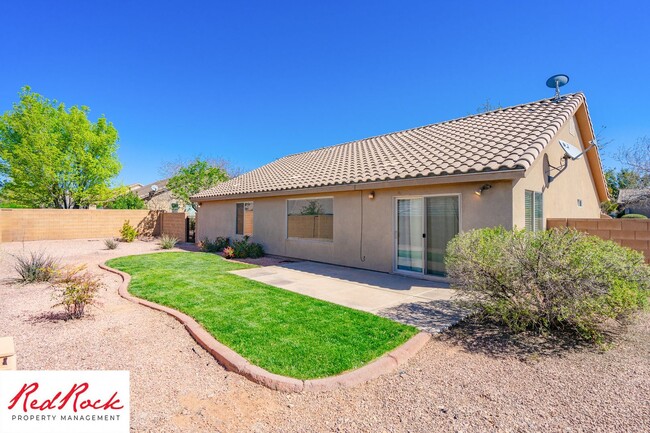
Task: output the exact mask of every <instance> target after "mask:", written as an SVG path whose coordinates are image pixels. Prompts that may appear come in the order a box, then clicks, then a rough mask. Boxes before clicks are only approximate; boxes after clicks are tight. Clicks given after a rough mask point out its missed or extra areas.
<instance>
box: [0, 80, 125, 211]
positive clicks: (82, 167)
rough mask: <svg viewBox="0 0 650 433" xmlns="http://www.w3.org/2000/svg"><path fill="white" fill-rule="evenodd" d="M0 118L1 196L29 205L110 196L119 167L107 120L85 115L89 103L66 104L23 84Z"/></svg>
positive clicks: (78, 203)
mask: <svg viewBox="0 0 650 433" xmlns="http://www.w3.org/2000/svg"><path fill="white" fill-rule="evenodd" d="M19 95H20V102H18V103H15V104H14V105H13V109H12V110H10V111H7V112H6V113H4V114H3V115H2V117H0V176H1V177H4V181H6V183H5V184H4V186H3V187H2V191H1V192H2V196H3V198H4V200H6V201H10V202H12V203H16V204H18V205H23V206H29V207H57V208H65V209H69V208H74V207H86V206H88V205H89V204H91V203H101V202H103V201H105V200H107V199H109V198H110V197H111V195H112V194H114V193H113V191H112V190H111V187H110V181H111V179H113V178H114V177H115V176H116V175H117V174H118V173H119V171H120V168H121V165H120V162H119V161H118V159H117V154H116V151H117V141H118V135H117V131H116V129H115V128H114V127H113V125H112V123H110V122H108V121H107V120H106V118H105V117H103V116H102V117H100V118H99V119H98V120H97V121H96V122H95V123H93V122H91V121H90V120H89V119H88V112H89V111H90V110H89V108H88V107H85V106H81V107H77V106H73V107H71V108H69V109H66V107H65V105H64V104H62V103H59V102H57V101H55V100H50V99H47V98H45V97H43V96H41V95H39V94H38V93H35V92H32V91H31V89H30V88H29V87H24V88H23V89H22V90H21V92H20V93H19Z"/></svg>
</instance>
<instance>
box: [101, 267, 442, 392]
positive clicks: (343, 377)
mask: <svg viewBox="0 0 650 433" xmlns="http://www.w3.org/2000/svg"><path fill="white" fill-rule="evenodd" d="M99 267H100V268H101V269H103V270H105V271H108V272H111V273H113V274H116V275H119V276H120V277H121V278H122V284H120V287H119V288H118V293H119V295H120V296H121V297H123V298H124V299H126V300H128V301H131V302H134V303H136V304H140V305H144V306H145V307H149V308H152V309H154V310H157V311H162V312H164V313H167V314H169V315H170V316H172V317H173V318H175V319H176V320H178V321H179V322H180V323H182V324H183V325H184V326H185V329H187V332H189V333H190V335H191V336H192V337H193V338H194V340H196V342H197V343H198V344H199V345H200V346H201V347H203V348H204V349H205V350H206V351H207V352H208V353H210V354H211V355H212V356H213V357H214V358H215V359H216V360H217V362H219V364H221V365H222V366H223V367H224V368H225V369H226V370H229V371H232V372H235V373H237V374H240V375H242V376H244V377H245V378H247V379H248V380H250V381H252V382H255V383H257V384H260V385H263V386H265V387H267V388H270V389H273V390H276V391H283V392H303V391H330V390H334V389H337V388H350V387H353V386H356V385H359V384H362V383H364V382H367V381H369V380H372V379H376V378H377V377H379V376H381V375H383V374H386V373H390V372H391V371H393V370H395V369H396V368H397V367H398V366H401V365H403V364H404V363H406V362H407V361H408V360H409V359H410V358H412V357H413V356H414V355H415V354H416V353H418V352H419V351H420V349H422V348H423V347H424V346H425V345H426V344H427V342H429V340H430V339H431V335H430V334H428V333H426V332H420V333H418V334H416V335H414V336H413V337H411V338H410V339H409V340H408V341H407V342H406V343H404V344H402V345H401V346H399V347H397V348H396V349H393V350H392V351H391V352H389V353H387V354H384V355H383V356H381V357H380V358H378V359H376V360H374V361H372V362H371V363H369V364H366V365H364V366H363V367H360V368H358V369H356V370H352V371H348V372H345V373H342V374H340V375H337V376H330V377H325V378H322V379H308V380H301V379H295V378H292V377H287V376H281V375H279V374H274V373H271V372H269V371H266V370H264V369H263V368H261V367H258V366H256V365H253V364H251V363H250V362H248V360H246V359H245V358H244V357H243V356H241V355H240V354H238V353H237V352H235V351H234V350H232V349H230V348H229V347H227V346H225V345H223V344H221V343H220V342H219V341H217V340H216V339H215V338H214V337H213V336H212V335H210V333H209V332H208V331H206V330H205V329H203V327H202V326H201V325H199V324H198V323H197V322H196V321H195V320H194V319H193V318H191V317H190V316H188V315H187V314H184V313H181V312H180V311H177V310H174V309H173V308H169V307H165V306H162V305H159V304H156V303H155V302H150V301H146V300H144V299H140V298H138V297H135V296H133V295H131V294H130V293H129V292H128V290H127V289H128V287H129V283H130V282H131V276H130V275H129V274H127V273H125V272H122V271H118V270H117V269H113V268H111V267H109V266H107V265H106V264H105V263H103V264H100V265H99Z"/></svg>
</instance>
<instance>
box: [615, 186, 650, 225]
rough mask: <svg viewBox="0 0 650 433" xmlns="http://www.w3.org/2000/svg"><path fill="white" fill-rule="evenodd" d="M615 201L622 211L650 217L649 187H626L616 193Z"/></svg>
mask: <svg viewBox="0 0 650 433" xmlns="http://www.w3.org/2000/svg"><path fill="white" fill-rule="evenodd" d="M616 203H618V204H619V207H620V208H622V209H623V213H624V214H625V215H627V214H638V215H645V216H647V217H648V218H650V188H626V189H622V190H620V191H619V193H618V199H617V200H616Z"/></svg>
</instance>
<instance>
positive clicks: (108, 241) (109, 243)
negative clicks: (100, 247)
mask: <svg viewBox="0 0 650 433" xmlns="http://www.w3.org/2000/svg"><path fill="white" fill-rule="evenodd" d="M104 245H106V249H109V250H114V249H115V248H117V245H118V242H117V241H116V240H115V239H113V238H110V239H104Z"/></svg>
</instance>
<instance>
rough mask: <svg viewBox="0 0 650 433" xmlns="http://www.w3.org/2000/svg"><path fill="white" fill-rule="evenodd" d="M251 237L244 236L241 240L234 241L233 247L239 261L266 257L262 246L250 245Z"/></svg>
mask: <svg viewBox="0 0 650 433" xmlns="http://www.w3.org/2000/svg"><path fill="white" fill-rule="evenodd" d="M249 239H250V237H249V236H244V237H243V238H242V239H241V240H238V241H233V243H232V247H233V250H234V254H235V257H236V258H238V259H245V258H249V257H250V258H252V259H256V258H258V257H262V256H263V255H264V247H262V245H261V244H257V243H249V242H248V240H249Z"/></svg>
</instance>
